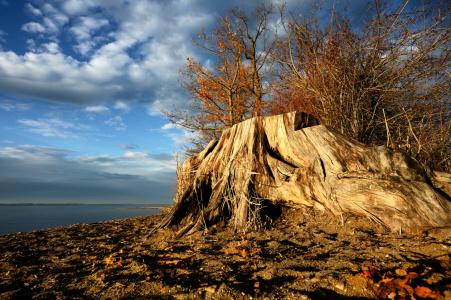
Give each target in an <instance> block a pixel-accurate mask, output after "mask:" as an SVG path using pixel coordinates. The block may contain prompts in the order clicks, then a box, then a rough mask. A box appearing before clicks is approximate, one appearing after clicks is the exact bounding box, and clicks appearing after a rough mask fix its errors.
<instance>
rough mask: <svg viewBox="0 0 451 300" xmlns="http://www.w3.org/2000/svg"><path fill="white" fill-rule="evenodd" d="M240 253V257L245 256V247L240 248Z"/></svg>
mask: <svg viewBox="0 0 451 300" xmlns="http://www.w3.org/2000/svg"><path fill="white" fill-rule="evenodd" d="M240 254H241V256H242V257H245V256H246V254H247V251H246V249H242V250H240Z"/></svg>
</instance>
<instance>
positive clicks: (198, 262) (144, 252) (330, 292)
mask: <svg viewBox="0 0 451 300" xmlns="http://www.w3.org/2000/svg"><path fill="white" fill-rule="evenodd" d="M161 218H162V215H152V216H146V217H136V218H130V219H123V220H115V221H108V222H99V223H91V224H77V225H73V226H70V227H61V228H54V229H46V230H40V231H34V232H29V233H19V234H10V235H5V236H0V299H451V258H450V257H451V228H441V229H431V230H428V231H425V232H423V233H422V234H418V235H413V236H412V235H403V234H402V233H399V234H393V233H386V232H383V231H381V230H380V229H379V228H377V227H376V226H375V225H374V224H372V223H371V222H370V221H369V220H368V219H365V218H357V217H348V218H346V219H343V220H337V219H336V218H334V217H332V216H329V215H327V214H319V215H318V214H317V215H314V214H309V213H306V212H301V211H298V210H290V211H288V212H287V213H286V214H285V215H284V219H280V220H278V221H276V222H275V223H274V224H272V226H271V227H269V228H266V229H260V230H258V231H252V230H249V231H248V232H247V233H246V234H236V233H234V232H233V231H232V230H230V229H229V228H228V227H226V226H225V225H224V224H218V225H216V226H215V227H213V228H211V229H210V230H208V231H205V232H203V233H197V234H195V235H192V236H190V237H184V238H181V239H176V238H175V236H174V232H175V231H174V230H170V229H167V230H159V231H157V232H156V233H155V234H154V235H152V236H151V237H150V238H148V239H146V238H145V237H146V235H147V234H148V233H149V232H150V230H151V229H152V228H153V227H154V226H155V225H156V224H157V223H158V221H159V220H161Z"/></svg>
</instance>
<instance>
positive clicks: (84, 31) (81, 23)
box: [70, 16, 109, 41]
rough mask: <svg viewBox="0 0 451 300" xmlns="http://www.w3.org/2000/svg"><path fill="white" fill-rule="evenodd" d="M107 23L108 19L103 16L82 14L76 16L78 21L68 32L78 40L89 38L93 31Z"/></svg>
mask: <svg viewBox="0 0 451 300" xmlns="http://www.w3.org/2000/svg"><path fill="white" fill-rule="evenodd" d="M108 24H109V21H108V20H107V19H104V18H96V17H85V16H82V17H79V18H78V23H77V24H76V25H74V26H72V27H71V28H70V32H72V34H74V36H75V37H76V39H77V40H78V41H84V40H88V39H90V38H91V36H92V34H93V33H95V32H96V31H97V30H98V29H100V28H102V27H104V26H107V25H108Z"/></svg>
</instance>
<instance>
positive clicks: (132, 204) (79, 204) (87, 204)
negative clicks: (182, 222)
mask: <svg viewBox="0 0 451 300" xmlns="http://www.w3.org/2000/svg"><path fill="white" fill-rule="evenodd" d="M117 205H123V206H140V207H139V208H138V209H140V208H142V209H159V208H160V207H168V206H170V204H167V205H165V204H156V205H155V206H152V207H146V205H149V204H140V203H0V206H117ZM130 209H135V208H134V207H130Z"/></svg>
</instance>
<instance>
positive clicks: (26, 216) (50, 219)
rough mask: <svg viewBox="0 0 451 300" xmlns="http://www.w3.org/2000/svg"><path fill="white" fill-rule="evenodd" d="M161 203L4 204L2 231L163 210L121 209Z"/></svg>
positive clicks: (132, 215) (0, 233) (92, 220)
mask: <svg viewBox="0 0 451 300" xmlns="http://www.w3.org/2000/svg"><path fill="white" fill-rule="evenodd" d="M146 206H152V207H154V206H156V207H158V206H161V205H144V206H143V205H139V206H134V205H127V204H125V205H18V206H15V205H12V206H9V205H1V206H0V235H5V234H10V233H17V232H29V231H34V230H39V229H46V228H55V227H61V226H69V225H73V224H78V223H94V222H101V221H110V220H117V219H126V218H132V217H138V216H148V215H153V214H159V213H161V210H159V209H118V208H133V207H146Z"/></svg>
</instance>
